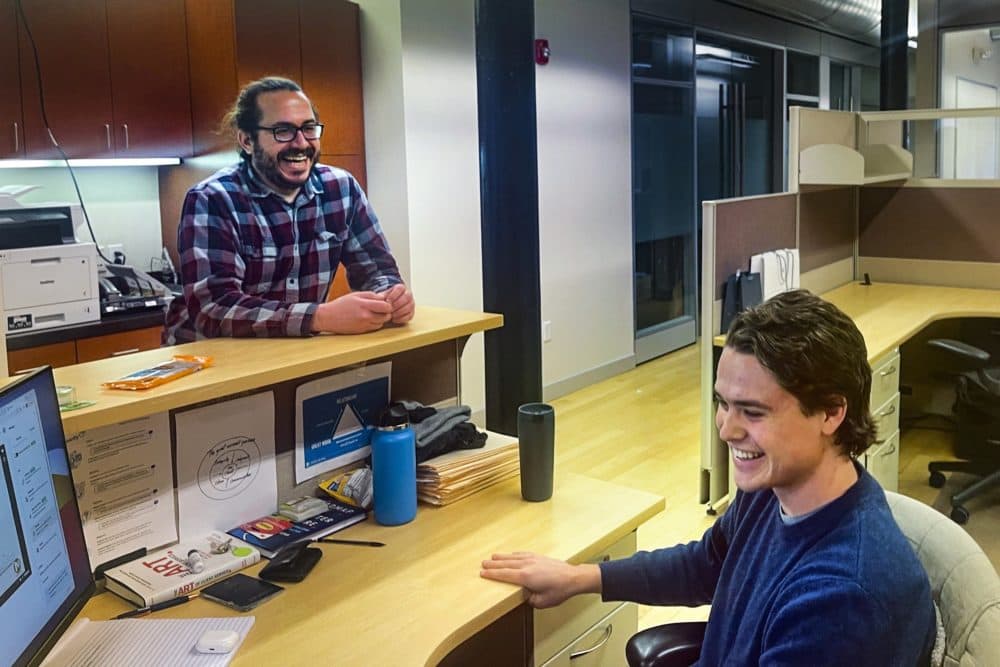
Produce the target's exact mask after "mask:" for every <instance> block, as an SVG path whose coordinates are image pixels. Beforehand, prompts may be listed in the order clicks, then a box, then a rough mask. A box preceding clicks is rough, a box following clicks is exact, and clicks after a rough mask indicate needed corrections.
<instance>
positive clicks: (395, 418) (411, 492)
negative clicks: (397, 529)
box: [372, 403, 417, 526]
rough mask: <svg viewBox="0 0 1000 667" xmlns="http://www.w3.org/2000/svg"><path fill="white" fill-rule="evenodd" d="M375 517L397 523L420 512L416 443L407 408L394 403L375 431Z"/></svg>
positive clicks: (390, 524)
mask: <svg viewBox="0 0 1000 667" xmlns="http://www.w3.org/2000/svg"><path fill="white" fill-rule="evenodd" d="M372 478H373V479H372V487H373V488H372V491H373V493H374V495H375V521H377V522H378V523H380V524H382V525H383V526H398V525H400V524H403V523H409V522H410V521H413V517H415V516H416V515H417V446H416V441H415V440H414V438H413V429H411V428H410V424H409V421H408V415H407V413H406V408H404V407H403V406H402V405H400V404H398V403H394V404H393V405H392V406H390V407H389V409H388V410H386V411H385V412H383V413H382V417H381V419H380V420H379V427H378V428H377V429H376V430H375V433H374V434H373V435H372Z"/></svg>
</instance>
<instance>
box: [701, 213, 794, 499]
mask: <svg viewBox="0 0 1000 667" xmlns="http://www.w3.org/2000/svg"><path fill="white" fill-rule="evenodd" d="M796 209H797V196H796V195H794V194H785V193H782V194H774V195H761V196H758V197H740V198H737V199H725V200H720V201H706V202H703V204H702V268H701V275H702V284H701V294H702V298H701V340H702V347H701V371H702V372H701V417H702V424H701V434H702V435H701V502H708V503H713V502H715V501H716V500H719V499H720V498H724V497H725V495H726V493H727V489H728V488H729V478H728V469H729V455H728V452H727V450H726V447H725V445H724V444H723V443H722V442H721V441H720V440H719V438H718V434H717V433H716V430H715V421H714V414H715V410H714V407H713V401H712V393H713V389H712V385H713V382H714V371H715V361H716V360H715V349H714V346H713V345H712V344H711V341H712V339H713V338H714V337H715V336H717V335H718V334H719V333H721V331H720V329H721V323H722V297H723V290H724V288H725V284H726V278H728V277H729V276H730V275H732V274H733V273H735V272H736V271H739V270H744V271H745V270H748V269H749V267H750V256H751V255H754V254H757V253H760V252H765V251H767V250H773V249H775V248H797V247H798V242H797V237H798V230H797V225H796V217H797V210H796Z"/></svg>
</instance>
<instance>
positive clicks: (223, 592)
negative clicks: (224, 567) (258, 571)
mask: <svg viewBox="0 0 1000 667" xmlns="http://www.w3.org/2000/svg"><path fill="white" fill-rule="evenodd" d="M283 590H285V589H284V588H282V587H281V586H278V585H277V584H272V583H271V582H269V581H261V580H260V579H255V578H253V577H248V576H247V575H245V574H239V573H237V574H234V575H233V576H231V577H229V578H228V579H223V580H222V581H217V582H215V583H214V584H212V585H211V586H208V587H206V588H204V589H202V591H201V597H203V598H206V599H209V600H212V601H214V602H218V603H219V604H224V605H226V606H227V607H231V608H233V609H236V610H238V611H250V610H251V609H253V608H254V607H256V606H257V605H259V604H261V603H262V602H264V601H266V600H270V599H271V598H272V597H274V596H275V595H277V594H278V593H280V592H281V591H283Z"/></svg>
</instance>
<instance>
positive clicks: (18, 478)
mask: <svg viewBox="0 0 1000 667" xmlns="http://www.w3.org/2000/svg"><path fill="white" fill-rule="evenodd" d="M93 592H94V583H93V578H92V577H91V576H90V563H89V561H88V559H87V547H86V544H85V543H84V539H83V525H82V523H81V521H80V512H79V510H78V508H77V504H76V493H75V492H74V487H73V481H72V478H71V477H70V466H69V460H68V457H67V455H66V439H65V437H64V435H63V429H62V420H61V418H60V415H59V400H58V398H57V397H56V388H55V382H54V381H53V377H52V369H51V368H48V367H45V368H42V369H39V370H36V371H34V372H32V373H30V374H28V375H24V376H21V377H18V378H16V379H14V380H12V381H10V382H9V384H7V385H5V386H3V387H0V628H3V636H4V639H3V641H2V642H0V665H29V664H35V663H37V662H39V661H40V660H41V659H42V657H44V655H45V653H46V652H48V650H49V649H51V648H52V645H53V644H54V643H55V641H56V639H58V637H59V635H61V634H62V632H63V631H64V630H65V629H66V627H67V626H68V625H69V623H70V622H71V621H72V620H73V619H74V618H75V617H76V615H77V614H78V613H79V612H80V609H81V608H82V607H83V605H84V603H85V602H86V601H87V600H88V599H89V597H90V596H91V595H92V594H93Z"/></svg>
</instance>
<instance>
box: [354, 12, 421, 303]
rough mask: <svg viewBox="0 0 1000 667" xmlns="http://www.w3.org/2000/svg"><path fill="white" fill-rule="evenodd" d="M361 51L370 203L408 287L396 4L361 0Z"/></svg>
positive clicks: (409, 279)
mask: <svg viewBox="0 0 1000 667" xmlns="http://www.w3.org/2000/svg"><path fill="white" fill-rule="evenodd" d="M359 4H360V6H361V8H362V10H361V51H362V56H361V57H362V62H363V67H362V71H363V74H362V75H363V77H364V79H363V82H362V88H363V90H364V98H365V153H366V159H365V162H366V171H367V175H368V198H369V200H370V201H371V203H372V206H373V207H374V208H375V213H376V215H378V218H379V223H380V224H381V225H382V231H383V232H384V233H385V235H386V238H387V239H388V240H389V246H390V248H391V249H392V252H393V256H394V257H395V258H396V263H397V264H398V265H399V270H400V273H402V275H403V279H404V280H405V281H406V282H407V283H410V282H411V274H410V223H409V209H408V206H407V202H406V141H405V139H406V137H405V131H404V126H403V121H404V116H403V57H402V56H403V49H402V38H401V33H400V31H401V29H402V28H401V23H400V12H399V2H392V1H390V0H369V1H367V2H365V1H364V0H363V1H362V2H360V3H359Z"/></svg>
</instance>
